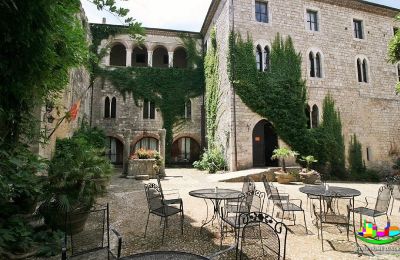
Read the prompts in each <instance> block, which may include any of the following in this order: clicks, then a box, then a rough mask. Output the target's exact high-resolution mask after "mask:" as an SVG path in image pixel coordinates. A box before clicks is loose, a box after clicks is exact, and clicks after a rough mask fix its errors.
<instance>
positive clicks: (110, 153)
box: [105, 134, 124, 165]
mask: <svg viewBox="0 0 400 260" xmlns="http://www.w3.org/2000/svg"><path fill="white" fill-rule="evenodd" d="M106 147H107V148H106V152H105V154H106V157H107V158H108V159H109V160H110V161H111V163H113V164H115V165H122V164H123V161H124V142H123V140H122V139H121V138H120V137H117V136H116V135H112V134H111V135H107V137H106Z"/></svg>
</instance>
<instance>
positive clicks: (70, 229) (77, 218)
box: [44, 207, 89, 235]
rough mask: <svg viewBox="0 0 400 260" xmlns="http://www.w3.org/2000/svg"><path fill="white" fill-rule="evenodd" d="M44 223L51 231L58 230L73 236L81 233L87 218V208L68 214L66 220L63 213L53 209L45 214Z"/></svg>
mask: <svg viewBox="0 0 400 260" xmlns="http://www.w3.org/2000/svg"><path fill="white" fill-rule="evenodd" d="M46 213H47V214H46V215H45V218H44V221H45V223H46V224H47V225H49V226H50V227H51V228H52V229H54V230H55V229H60V230H61V231H63V232H66V233H67V234H68V235H75V234H78V233H80V232H82V231H83V229H84V228H85V224H86V221H87V219H88V217H89V212H88V208H78V209H76V210H73V211H72V212H71V214H69V216H68V219H67V220H66V219H65V217H66V214H65V212H63V211H60V210H58V209H57V208H55V207H53V209H51V210H48V212H46Z"/></svg>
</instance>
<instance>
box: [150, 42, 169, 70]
mask: <svg viewBox="0 0 400 260" xmlns="http://www.w3.org/2000/svg"><path fill="white" fill-rule="evenodd" d="M168 63H169V56H168V51H167V49H166V48H165V47H162V46H159V47H157V48H156V49H155V50H154V51H153V67H157V68H168V65H169V64H168Z"/></svg>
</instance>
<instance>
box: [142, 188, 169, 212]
mask: <svg viewBox="0 0 400 260" xmlns="http://www.w3.org/2000/svg"><path fill="white" fill-rule="evenodd" d="M144 190H145V193H146V199H147V206H148V208H149V210H150V211H154V210H157V209H159V208H162V207H163V206H164V199H163V196H162V193H161V189H160V187H159V186H157V184H155V183H149V184H145V185H144Z"/></svg>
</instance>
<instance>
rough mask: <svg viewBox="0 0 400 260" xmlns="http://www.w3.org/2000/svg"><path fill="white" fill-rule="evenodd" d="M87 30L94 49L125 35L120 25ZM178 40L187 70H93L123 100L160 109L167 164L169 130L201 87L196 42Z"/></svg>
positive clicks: (169, 146) (198, 93) (202, 83)
mask: <svg viewBox="0 0 400 260" xmlns="http://www.w3.org/2000/svg"><path fill="white" fill-rule="evenodd" d="M91 29H92V36H93V43H94V44H93V45H94V46H96V45H95V44H99V43H100V41H101V39H107V38H108V37H109V36H110V35H111V36H113V35H115V34H118V33H127V31H126V28H124V27H122V26H113V25H111V26H110V25H107V26H104V25H92V27H91ZM180 38H181V40H182V43H183V44H184V46H185V49H186V51H187V57H188V68H185V69H181V68H154V67H146V68H141V67H122V68H121V67H118V68H113V69H112V70H111V69H107V68H101V67H99V66H96V68H95V70H94V73H95V76H96V77H102V78H103V79H107V80H109V81H110V82H111V84H112V85H113V86H114V87H115V88H116V89H117V90H118V91H119V92H120V93H121V94H122V95H123V96H124V97H126V95H127V94H128V95H131V96H132V97H133V99H134V101H135V103H136V105H139V102H138V101H139V100H144V99H148V100H149V101H152V102H154V103H155V105H156V107H158V108H159V109H160V110H161V113H162V116H163V128H165V129H166V144H165V148H166V151H167V153H166V160H167V161H168V160H169V157H170V154H169V151H171V146H172V140H173V128H174V126H177V125H179V124H180V123H182V122H183V120H182V115H183V114H184V111H185V106H184V104H185V103H186V102H187V101H188V100H189V99H190V98H194V97H197V96H200V95H201V94H202V93H203V88H204V72H203V67H202V64H203V61H202V56H201V55H200V53H199V51H198V50H197V48H196V40H195V39H193V38H189V37H188V36H187V35H184V34H182V35H181V36H180ZM94 48H95V49H97V47H94ZM103 82H104V81H103Z"/></svg>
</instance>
